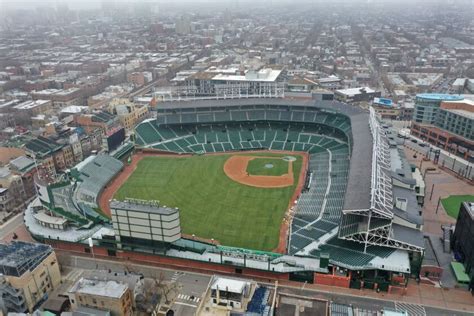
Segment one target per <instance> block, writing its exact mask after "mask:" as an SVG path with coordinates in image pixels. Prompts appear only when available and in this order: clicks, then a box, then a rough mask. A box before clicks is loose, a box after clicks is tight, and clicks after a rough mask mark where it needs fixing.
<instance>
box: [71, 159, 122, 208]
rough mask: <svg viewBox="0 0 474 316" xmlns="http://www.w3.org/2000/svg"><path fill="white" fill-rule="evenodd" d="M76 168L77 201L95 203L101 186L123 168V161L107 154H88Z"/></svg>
mask: <svg viewBox="0 0 474 316" xmlns="http://www.w3.org/2000/svg"><path fill="white" fill-rule="evenodd" d="M84 162H85V163H81V164H79V165H78V166H77V167H76V169H77V172H78V173H79V174H78V177H79V179H80V181H79V182H78V183H79V185H78V187H77V190H76V198H77V201H80V202H84V203H89V204H95V205H96V200H97V197H98V195H99V193H100V191H101V190H102V188H103V187H104V186H105V185H106V184H107V183H109V181H110V180H112V178H113V177H114V176H115V175H116V174H117V173H118V172H119V171H120V170H122V168H123V163H122V162H121V161H120V160H117V159H115V158H113V157H111V156H108V155H98V156H90V157H89V158H87V159H86V160H85V161H84Z"/></svg>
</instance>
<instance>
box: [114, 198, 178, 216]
mask: <svg viewBox="0 0 474 316" xmlns="http://www.w3.org/2000/svg"><path fill="white" fill-rule="evenodd" d="M110 208H111V209H116V210H123V211H134V212H143V213H154V214H160V215H171V214H174V213H177V212H179V209H178V208H172V207H167V206H161V205H158V204H153V203H152V202H150V201H143V202H142V203H138V200H137V202H133V201H117V200H112V201H110Z"/></svg>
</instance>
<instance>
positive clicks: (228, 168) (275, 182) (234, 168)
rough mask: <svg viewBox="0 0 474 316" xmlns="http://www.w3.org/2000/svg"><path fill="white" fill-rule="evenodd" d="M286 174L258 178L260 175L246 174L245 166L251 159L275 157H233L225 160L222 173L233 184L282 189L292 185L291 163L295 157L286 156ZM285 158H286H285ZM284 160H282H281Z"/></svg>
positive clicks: (271, 166)
mask: <svg viewBox="0 0 474 316" xmlns="http://www.w3.org/2000/svg"><path fill="white" fill-rule="evenodd" d="M288 157H289V158H294V159H289V160H286V161H288V173H286V174H283V175H280V176H260V175H251V174H249V173H248V172H247V165H248V163H249V161H251V160H253V159H262V158H267V159H275V157H265V156H243V155H235V156H232V157H230V158H229V159H227V161H226V162H225V164H224V173H225V174H226V175H227V176H228V177H229V178H231V179H232V180H234V181H235V182H238V183H241V184H245V185H249V186H253V187H258V188H284V187H288V186H291V185H293V183H294V177H293V161H294V160H296V158H295V157H292V156H288ZM285 158H286V157H285ZM283 159H284V158H283ZM264 167H265V168H268V169H271V168H273V167H274V166H273V164H271V163H268V164H265V166H264Z"/></svg>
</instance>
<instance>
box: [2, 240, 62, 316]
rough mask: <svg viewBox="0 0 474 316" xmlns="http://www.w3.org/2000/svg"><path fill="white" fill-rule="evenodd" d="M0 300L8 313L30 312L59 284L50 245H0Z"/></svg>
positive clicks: (55, 263)
mask: <svg viewBox="0 0 474 316" xmlns="http://www.w3.org/2000/svg"><path fill="white" fill-rule="evenodd" d="M0 275H1V276H0V300H3V304H0V306H2V305H4V306H5V308H6V309H7V311H9V312H19V313H20V312H30V313H31V312H33V311H34V310H35V309H36V308H37V307H38V306H39V305H40V304H41V303H42V302H44V301H45V300H46V299H47V297H48V294H49V293H51V292H52V291H53V290H54V289H56V288H57V287H58V286H59V284H60V282H61V273H60V271H59V265H58V260H57V258H56V254H55V253H54V251H53V249H52V248H51V246H48V245H44V244H32V243H26V242H13V243H11V244H8V245H5V244H0Z"/></svg>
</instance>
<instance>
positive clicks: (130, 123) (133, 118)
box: [108, 99, 148, 131]
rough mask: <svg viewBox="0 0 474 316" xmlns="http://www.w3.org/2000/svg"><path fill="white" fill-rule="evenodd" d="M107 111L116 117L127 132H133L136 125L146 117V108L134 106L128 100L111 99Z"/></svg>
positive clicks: (144, 106)
mask: <svg viewBox="0 0 474 316" xmlns="http://www.w3.org/2000/svg"><path fill="white" fill-rule="evenodd" d="M108 110H109V112H110V113H112V114H115V115H117V116H118V118H119V120H120V122H121V123H122V126H123V127H125V129H126V130H127V131H131V130H133V128H134V127H135V125H136V124H137V123H139V122H141V121H143V120H144V119H145V118H147V116H148V106H146V105H138V104H135V103H134V102H130V101H129V100H128V99H113V100H112V101H111V102H110V103H109V107H108Z"/></svg>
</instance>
